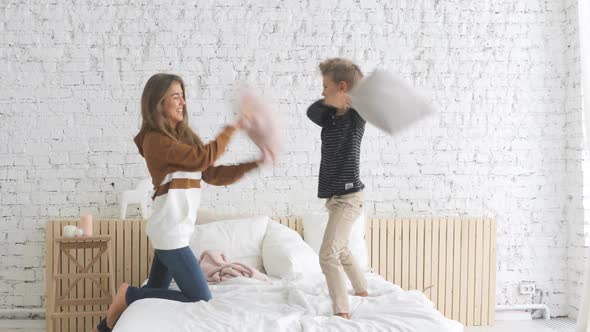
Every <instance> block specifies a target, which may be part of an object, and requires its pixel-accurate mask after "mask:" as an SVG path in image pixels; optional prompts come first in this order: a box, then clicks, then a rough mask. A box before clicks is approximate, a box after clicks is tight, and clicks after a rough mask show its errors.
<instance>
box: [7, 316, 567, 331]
mask: <svg viewBox="0 0 590 332" xmlns="http://www.w3.org/2000/svg"><path fill="white" fill-rule="evenodd" d="M574 327H575V322H574V321H573V320H569V319H552V320H551V321H549V322H546V321H542V320H534V321H498V322H496V325H495V326H493V327H468V328H465V332H556V331H557V332H573V331H574ZM0 332H45V320H0Z"/></svg>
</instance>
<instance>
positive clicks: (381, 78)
mask: <svg viewBox="0 0 590 332" xmlns="http://www.w3.org/2000/svg"><path fill="white" fill-rule="evenodd" d="M349 96H350V103H351V106H352V107H353V108H354V109H355V110H356V111H357V112H358V113H359V115H360V116H361V117H362V118H363V119H364V120H365V121H367V122H369V123H370V124H372V125H374V126H375V127H377V128H379V129H381V130H383V131H384V132H386V133H388V134H395V133H397V132H399V131H400V130H402V129H404V128H407V127H409V126H411V125H412V124H414V122H416V121H418V120H420V119H421V118H423V117H425V116H427V115H429V114H431V113H434V109H433V108H432V106H431V105H430V103H429V102H428V100H427V99H426V98H425V97H424V96H422V95H421V94H420V93H419V92H418V90H417V89H415V88H413V87H412V86H410V85H409V84H408V83H406V82H404V81H403V80H402V79H401V78H399V77H397V76H394V75H392V74H391V73H388V72H386V71H384V70H376V71H374V72H373V73H371V75H369V77H367V78H366V79H364V80H362V81H360V82H359V83H358V84H357V85H356V86H355V87H354V88H353V89H352V90H351V91H350V94H349Z"/></svg>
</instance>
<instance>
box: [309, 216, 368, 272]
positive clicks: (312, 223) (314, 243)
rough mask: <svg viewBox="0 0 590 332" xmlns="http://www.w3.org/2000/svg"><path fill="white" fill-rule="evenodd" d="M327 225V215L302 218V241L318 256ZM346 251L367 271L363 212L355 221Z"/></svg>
mask: <svg viewBox="0 0 590 332" xmlns="http://www.w3.org/2000/svg"><path fill="white" fill-rule="evenodd" d="M326 225H328V214H327V213H313V214H307V215H304V216H303V239H304V240H305V242H307V244H309V246H310V247H311V248H312V249H313V250H314V251H315V252H316V253H318V254H319V252H320V247H321V246H322V240H323V239H324V232H325V231H326ZM348 249H350V252H351V253H352V255H353V256H354V258H355V259H356V261H357V263H358V264H359V266H360V267H361V268H362V269H363V270H364V271H368V270H369V265H368V253H367V243H366V242H365V213H364V212H363V213H362V214H361V215H360V216H359V217H358V219H357V220H356V221H355V223H354V225H353V227H352V232H351V234H350V239H349V240H348Z"/></svg>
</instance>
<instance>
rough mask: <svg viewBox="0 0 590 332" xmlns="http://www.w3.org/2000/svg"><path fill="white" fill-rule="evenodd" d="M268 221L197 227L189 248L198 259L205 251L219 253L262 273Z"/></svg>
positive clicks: (267, 219)
mask: <svg viewBox="0 0 590 332" xmlns="http://www.w3.org/2000/svg"><path fill="white" fill-rule="evenodd" d="M269 220H270V218H268V217H266V216H259V217H251V218H242V219H233V220H223V221H216V222H212V223H209V224H204V225H196V226H195V232H194V234H193V237H192V239H191V244H190V247H191V248H192V249H193V251H194V253H195V255H196V256H197V258H199V256H200V255H201V253H202V252H203V251H205V250H219V251H221V252H222V253H224V254H225V256H226V257H227V259H228V260H229V261H230V262H240V263H243V264H247V265H249V266H251V267H253V268H255V269H257V270H259V271H262V267H263V265H262V240H263V239H264V235H265V234H266V228H267V225H268V224H269Z"/></svg>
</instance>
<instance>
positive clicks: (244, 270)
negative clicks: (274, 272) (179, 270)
mask: <svg viewBox="0 0 590 332" xmlns="http://www.w3.org/2000/svg"><path fill="white" fill-rule="evenodd" d="M199 263H200V265H201V270H203V273H204V274H205V277H206V278H207V282H208V283H209V284H216V283H219V282H222V281H224V280H227V279H231V278H235V277H246V278H252V279H256V280H261V281H270V280H271V279H270V278H269V277H268V276H267V275H266V274H264V273H262V272H260V271H258V270H256V269H255V268H253V267H251V266H248V265H246V264H242V263H238V262H235V263H230V262H229V261H228V260H227V258H226V257H225V255H224V254H223V253H221V252H219V251H216V250H205V251H204V252H203V253H202V254H201V257H200V258H199Z"/></svg>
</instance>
